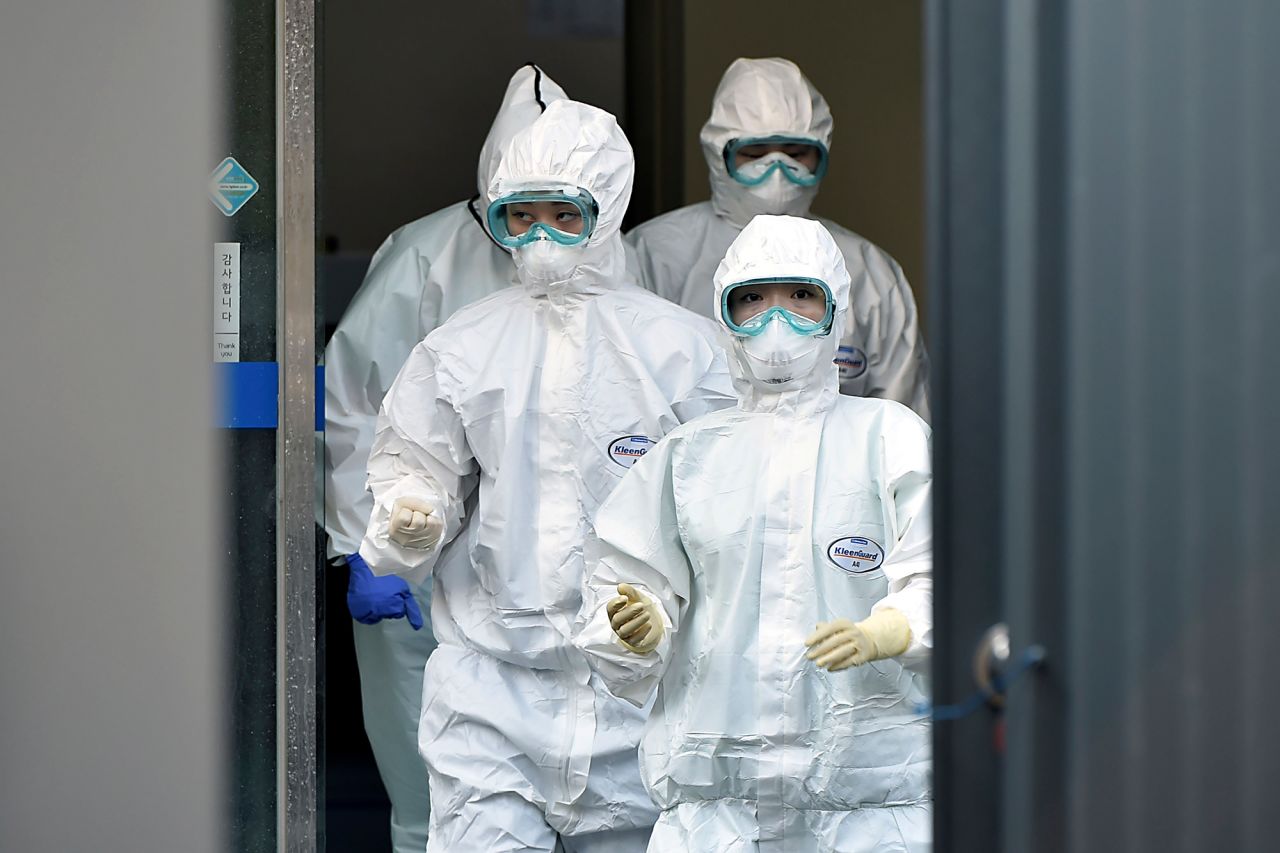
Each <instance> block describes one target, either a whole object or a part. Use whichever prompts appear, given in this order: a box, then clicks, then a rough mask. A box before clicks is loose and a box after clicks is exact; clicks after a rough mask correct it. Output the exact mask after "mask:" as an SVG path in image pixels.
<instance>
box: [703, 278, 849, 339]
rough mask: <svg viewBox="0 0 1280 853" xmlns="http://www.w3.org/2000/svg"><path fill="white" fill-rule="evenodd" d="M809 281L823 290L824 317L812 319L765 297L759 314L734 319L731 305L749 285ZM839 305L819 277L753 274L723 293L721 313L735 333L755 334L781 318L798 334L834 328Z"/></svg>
mask: <svg viewBox="0 0 1280 853" xmlns="http://www.w3.org/2000/svg"><path fill="white" fill-rule="evenodd" d="M775 284H782V285H805V286H806V287H808V288H812V289H813V290H814V291H816V292H817V294H819V295H820V296H821V298H822V300H823V302H824V303H825V305H824V310H823V313H822V319H820V320H811V319H809V318H808V317H804V316H802V315H800V314H797V313H795V312H794V311H789V310H787V309H786V308H783V307H782V306H781V305H771V306H769V307H767V308H766V307H764V306H765V304H766V303H765V301H764V300H761V301H760V304H761V309H760V312H759V313H758V314H753V315H752V316H750V317H747V318H744V319H743V320H742V321H741V322H735V321H734V319H733V311H732V308H731V306H732V305H733V304H734V294H735V291H740V290H742V289H743V288H747V287H760V286H763V285H775ZM835 313H836V308H835V300H834V299H833V298H832V296H831V288H829V287H827V283H826V282H825V281H822V280H821V279H817V278H807V277H804V276H782V277H775V278H752V279H748V280H747V281H739V282H735V283H734V284H731V285H729V286H728V287H726V288H725V289H724V292H723V293H722V294H721V295H720V316H721V317H723V318H724V322H725V325H726V326H728V327H729V331H731V332H733V333H734V334H735V335H744V336H747V337H754V336H755V335H758V334H760V333H761V332H763V331H764V330H765V328H766V327H768V325H769V324H770V323H772V322H773V321H774V320H775V319H780V320H781V321H783V322H785V323H786V324H787V325H788V326H790V327H791V328H792V329H793V330H795V332H796V333H797V334H800V335H825V334H826V333H827V332H829V331H831V323H832V320H833V318H834V317H835Z"/></svg>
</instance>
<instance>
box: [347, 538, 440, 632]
mask: <svg viewBox="0 0 1280 853" xmlns="http://www.w3.org/2000/svg"><path fill="white" fill-rule="evenodd" d="M347 568H349V569H350V570H351V574H350V577H349V578H348V580H347V609H348V610H350V611H351V617H352V618H353V619H355V620H356V621H357V622H359V623H360V624H362V625H376V624H378V623H379V622H381V621H382V620H383V619H404V618H406V617H407V618H408V619H409V624H410V625H412V626H413V630H415V631H418V630H421V629H422V625H423V621H422V610H421V609H420V608H419V607H418V602H417V600H416V599H414V597H413V591H412V590H410V589H409V584H408V583H407V582H406V581H405V579H404V578H402V577H398V576H396V575H386V576H385V577H378V576H377V575H375V574H374V573H373V572H371V571H369V565H368V564H367V563H365V561H364V560H362V559H361V558H360V555H359V554H352V555H351V556H349V557H347Z"/></svg>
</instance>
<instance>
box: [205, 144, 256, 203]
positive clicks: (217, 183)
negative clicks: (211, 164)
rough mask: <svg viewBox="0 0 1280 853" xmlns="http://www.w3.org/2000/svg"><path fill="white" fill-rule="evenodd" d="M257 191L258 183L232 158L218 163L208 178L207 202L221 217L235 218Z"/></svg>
mask: <svg viewBox="0 0 1280 853" xmlns="http://www.w3.org/2000/svg"><path fill="white" fill-rule="evenodd" d="M257 191H258V182H257V181H256V180H254V178H253V175H250V174H249V172H248V170H247V169H245V167H244V166H241V165H240V164H239V163H237V162H236V158H234V157H228V158H227V159H225V160H223V161H222V162H221V163H219V164H218V168H216V169H214V170H213V174H212V175H210V176H209V200H210V201H212V202H213V206H214V207H216V208H218V210H220V211H222V215H223V216H235V215H236V214H237V213H239V212H240V208H242V207H244V205H245V202H247V201H248V200H249V199H251V198H253V196H254V194H255V193H256V192H257Z"/></svg>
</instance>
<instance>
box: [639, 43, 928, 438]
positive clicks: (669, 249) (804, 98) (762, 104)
mask: <svg viewBox="0 0 1280 853" xmlns="http://www.w3.org/2000/svg"><path fill="white" fill-rule="evenodd" d="M831 130H832V121H831V111H830V109H828V107H827V102H826V101H825V100H824V99H823V97H822V95H821V94H819V93H818V90H817V89H815V88H814V87H813V84H812V83H810V82H809V81H808V80H807V79H806V78H805V76H804V75H803V74H801V73H800V69H799V68H797V67H796V66H795V65H794V64H792V63H791V62H788V61H787V60H785V59H737V60H734V62H733V64H732V65H730V66H729V68H728V70H727V71H725V73H724V77H723V78H722V79H721V81H720V86H719V88H718V89H717V90H716V94H715V100H714V101H713V103H712V107H711V118H709V119H708V120H707V123H706V124H705V125H703V128H702V135H701V140H702V152H703V155H704V156H705V157H706V160H707V166H708V167H709V168H710V170H711V200H710V201H704V202H701V203H699V204H694V205H690V206H688V207H682V208H680V209H679V210H673V211H671V212H670V213H665V214H663V215H661V216H658V217H656V218H654V219H651V220H650V221H648V222H646V223H644V224H643V225H640V226H639V227H637V228H634V229H633V230H632V231H631V232H630V233H629V234H628V235H627V240H628V242H630V243H631V245H632V246H633V247H634V248H635V252H636V258H635V259H634V261H633V263H636V264H637V265H638V267H639V270H638V274H639V277H640V279H641V284H642V285H644V286H645V287H647V288H648V289H649V290H652V291H653V292H654V293H657V294H658V295H659V296H664V297H666V298H667V299H670V300H671V301H673V302H677V303H679V304H680V305H683V306H685V307H686V308H689V309H690V310H692V311H696V312H698V313H699V314H705V315H706V316H709V317H710V316H712V314H711V298H710V294H711V277H712V275H713V274H714V273H715V271H716V267H717V266H718V265H719V263H720V259H721V258H723V257H724V253H725V250H726V249H728V248H729V244H730V243H732V242H733V240H734V238H736V237H737V236H738V234H739V232H741V230H742V229H743V227H744V226H746V224H747V223H748V222H750V221H751V217H753V216H757V215H760V214H786V215H789V216H804V217H810V218H813V217H812V216H811V214H810V213H809V205H810V204H811V203H812V202H813V199H814V196H816V195H817V194H818V187H819V185H820V184H821V181H822V178H823V176H824V175H825V174H826V171H827V159H828V149H829V148H830V147H831ZM819 221H820V222H822V223H823V224H824V225H825V226H826V227H827V230H828V231H830V232H831V234H832V236H833V237H834V238H835V241H836V243H837V245H839V246H840V250H841V251H842V252H843V253H844V257H845V264H846V265H847V267H848V270H849V275H850V277H851V278H852V292H851V296H850V310H849V313H848V316H847V317H846V318H845V325H844V326H843V327H841V333H842V335H841V338H840V341H839V348H838V350H836V354H835V361H836V363H837V364H839V365H840V391H841V392H842V393H844V394H850V395H853V396H857V397H883V398H885V399H889V400H897V401H898V402H899V403H903V404H905V405H908V406H910V407H911V408H913V409H915V411H916V413H917V414H919V415H920V416H921V417H923V418H925V419H928V417H929V401H928V374H929V365H928V358H927V356H926V354H925V347H924V340H923V338H922V336H921V334H920V326H919V323H918V322H917V319H916V303H915V296H914V295H913V294H912V292H911V287H910V286H909V285H908V284H907V279H906V276H905V275H903V273H902V268H901V267H900V266H898V262H897V261H895V260H894V259H893V258H891V257H890V256H889V255H888V253H886V252H885V251H884V250H883V249H881V248H880V247H878V246H876V245H875V244H873V243H872V242H871V241H869V240H867V239H866V238H864V237H861V236H859V235H857V234H855V233H853V232H852V231H849V230H848V229H846V228H841V227H840V226H839V225H837V224H836V223H834V222H831V221H830V220H827V219H819Z"/></svg>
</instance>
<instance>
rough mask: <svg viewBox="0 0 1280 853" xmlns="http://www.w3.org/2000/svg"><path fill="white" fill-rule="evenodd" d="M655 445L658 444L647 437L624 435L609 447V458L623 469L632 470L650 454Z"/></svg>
mask: <svg viewBox="0 0 1280 853" xmlns="http://www.w3.org/2000/svg"><path fill="white" fill-rule="evenodd" d="M655 444H657V442H656V441H654V440H653V439H652V438H648V437H647V436H643V435H624V436H623V437H622V438H619V439H616V440H615V441H614V442H613V443H612V444H610V445H609V458H610V459H612V460H613V461H614V462H616V463H618V464H619V465H621V466H622V467H623V468H630V467H631V466H632V465H634V464H636V460H637V459H639V458H640V457H641V456H644V455H645V454H646V453H648V452H649V448H650V447H653V445H655Z"/></svg>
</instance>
